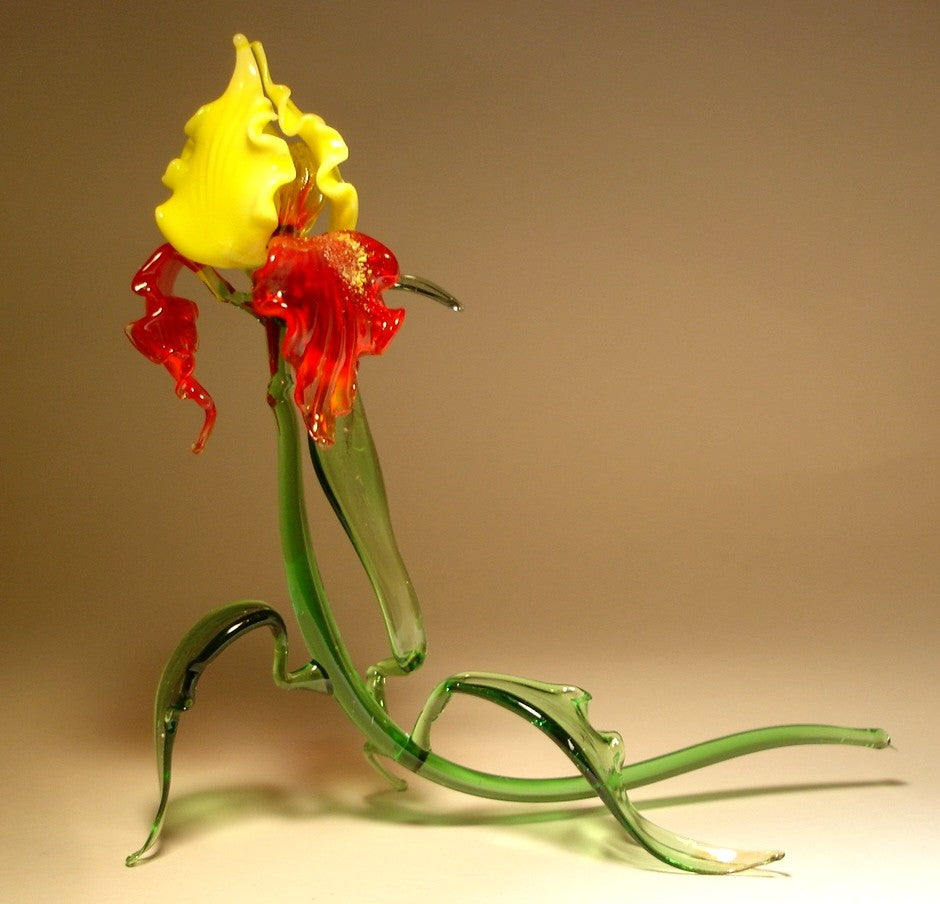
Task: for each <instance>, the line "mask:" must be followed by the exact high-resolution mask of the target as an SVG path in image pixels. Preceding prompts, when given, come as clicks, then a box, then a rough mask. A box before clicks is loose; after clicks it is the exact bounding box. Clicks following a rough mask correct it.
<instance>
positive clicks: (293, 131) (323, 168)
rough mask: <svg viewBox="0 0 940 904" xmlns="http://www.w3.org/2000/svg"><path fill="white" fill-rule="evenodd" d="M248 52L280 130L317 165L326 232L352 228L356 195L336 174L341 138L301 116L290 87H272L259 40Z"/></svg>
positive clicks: (343, 153)
mask: <svg viewBox="0 0 940 904" xmlns="http://www.w3.org/2000/svg"><path fill="white" fill-rule="evenodd" d="M251 49H252V50H253V51H254V55H255V58H256V60H257V63H258V70H259V72H260V76H261V81H262V83H263V85H264V90H265V93H266V94H267V96H268V97H269V98H271V100H272V101H273V102H274V106H275V107H276V108H277V120H278V123H279V124H280V127H281V131H282V132H283V133H284V134H285V135H289V136H290V137H292V138H293V137H294V136H299V137H300V139H301V140H302V141H303V142H304V144H306V145H307V147H309V148H310V150H311V151H312V152H313V156H314V159H315V160H316V163H317V171H316V182H317V188H318V189H319V190H320V193H321V194H322V195H323V196H324V197H325V198H326V199H327V200H328V201H329V202H330V204H331V209H330V229H331V230H337V229H355V228H356V220H357V219H358V217H359V196H358V195H357V193H356V189H355V188H354V187H353V186H352V185H351V184H350V183H349V182H344V181H343V177H342V176H341V175H340V172H339V164H341V163H343V162H344V161H345V160H346V159H347V158H348V157H349V149H348V148H347V147H346V142H345V141H343V136H342V135H340V134H339V132H337V131H336V129H334V128H333V127H332V126H328V125H327V124H326V123H325V122H324V121H323V119H322V118H321V117H319V116H317V115H315V114H313V113H302V112H301V111H300V110H299V109H298V108H297V106H296V104H295V103H294V102H293V101H292V100H291V99H290V88H288V87H287V86H286V85H278V84H275V82H274V81H273V80H272V79H271V73H270V71H269V70H268V61H267V58H266V57H265V54H264V48H263V47H262V46H261V42H260V41H253V42H252V44H251Z"/></svg>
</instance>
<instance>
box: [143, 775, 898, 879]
mask: <svg viewBox="0 0 940 904" xmlns="http://www.w3.org/2000/svg"><path fill="white" fill-rule="evenodd" d="M903 784H904V782H902V781H898V780H895V779H880V780H873V781H847V782H826V783H803V784H793V785H765V786H759V787H754V788H735V789H728V790H723V791H713V792H704V793H700V794H683V795H675V796H670V797H659V798H653V799H650V800H646V801H642V802H638V804H637V806H638V807H639V808H640V809H641V810H648V809H664V808H666V807H672V806H686V805H689V804H700V803H714V802H718V801H726V800H735V799H739V798H748V797H757V796H763V795H779V794H799V793H806V792H813V791H833V790H848V789H853V788H873V787H890V786H901V785H903ZM335 788H336V789H339V788H344V791H339V790H334V791H332V792H330V791H319V792H308V791H291V790H285V789H283V788H278V787H275V786H269V785H255V786H253V787H244V786H243V787H237V788H217V789H213V790H206V791H198V792H195V793H192V794H187V795H182V796H180V797H178V798H176V799H175V800H173V801H172V802H171V803H170V805H169V808H168V810H167V816H166V822H165V824H164V828H163V833H162V840H161V845H160V848H161V849H162V850H163V851H166V850H167V849H168V848H172V847H175V846H177V845H179V844H181V843H183V842H185V840H186V839H187V838H193V837H196V836H199V835H203V834H205V833H207V832H209V831H211V830H212V829H213V828H217V827H220V826H225V825H231V824H234V823H237V822H241V821H244V820H249V819H252V818H256V817H260V816H267V817H270V816H276V817H281V818H285V819H296V820H312V819H315V818H318V817H329V816H344V817H347V818H353V819H361V820H368V821H374V822H383V823H390V824H399V825H423V826H456V827H466V826H493V827H497V828H501V829H504V830H508V831H511V832H514V833H518V834H521V835H525V836H528V837H530V838H533V839H536V840H538V841H540V842H549V843H551V844H554V845H555V846H557V847H559V848H561V849H563V850H565V851H567V852H569V853H574V854H578V855H580V856H584V857H589V858H591V859H594V860H602V861H609V862H617V863H622V864H626V865H629V866H633V867H636V868H639V869H643V870H647V871H653V872H673V873H675V872H678V870H675V869H673V868H672V867H670V866H667V865H666V864H664V863H660V862H659V861H657V860H656V859H655V858H653V857H652V855H650V854H648V853H647V852H646V851H645V850H643V849H642V848H641V847H640V846H639V845H637V844H636V843H634V842H633V840H632V839H631V838H630V837H629V836H627V835H626V834H625V833H624V831H623V829H622V828H621V827H620V825H619V824H618V823H617V822H616V820H614V819H613V818H611V816H610V813H609V812H608V810H607V809H606V808H605V807H603V806H601V805H591V804H588V805H587V806H585V805H584V804H581V805H580V806H579V805H578V804H574V805H569V806H565V807H555V808H548V807H538V808H532V807H524V805H521V804H508V803H501V802H496V803H490V802H487V804H486V805H484V806H483V807H475V808H474V807H457V808H451V809H448V810H446V811H442V810H441V808H440V805H439V803H437V802H434V807H435V809H434V810H433V811H430V810H425V809H423V807H422V804H423V803H424V801H423V796H422V795H421V793H420V792H419V793H409V794H408V795H407V797H405V796H403V795H401V794H400V793H399V792H396V791H394V790H388V791H378V792H374V793H371V794H369V793H367V792H363V791H362V789H357V788H356V787H355V783H349V784H345V785H343V784H336V785H335ZM157 856H159V853H158V854H157ZM738 875H749V876H752V877H756V876H764V877H767V876H778V877H779V876H786V875H787V874H786V873H784V872H782V871H780V870H770V869H762V870H750V871H748V872H746V873H741V874H738Z"/></svg>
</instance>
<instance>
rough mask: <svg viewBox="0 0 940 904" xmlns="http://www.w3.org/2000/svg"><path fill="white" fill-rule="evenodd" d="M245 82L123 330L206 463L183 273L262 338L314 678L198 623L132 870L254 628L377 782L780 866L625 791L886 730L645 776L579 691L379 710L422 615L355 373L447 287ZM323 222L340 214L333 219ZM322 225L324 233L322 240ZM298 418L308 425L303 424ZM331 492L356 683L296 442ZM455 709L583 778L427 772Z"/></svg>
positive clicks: (161, 716) (683, 855)
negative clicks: (492, 713) (355, 642)
mask: <svg viewBox="0 0 940 904" xmlns="http://www.w3.org/2000/svg"><path fill="white" fill-rule="evenodd" d="M234 43H235V71H234V74H233V76H232V79H231V82H230V83H229V85H228V87H227V89H226V90H225V92H224V93H223V94H222V96H221V97H219V98H218V99H217V100H215V101H213V102H212V103H209V104H206V105H205V106H203V107H201V108H200V109H199V110H198V111H197V112H196V113H195V115H194V116H193V117H192V118H191V119H190V120H189V122H188V123H187V124H186V128H185V132H186V136H187V141H186V144H185V146H184V148H183V150H182V153H181V154H180V156H179V157H178V158H177V159H175V160H173V161H172V162H171V163H170V164H169V166H168V167H167V170H166V173H165V175H164V177H163V181H164V184H165V185H166V186H167V187H168V188H169V189H170V191H171V195H170V197H169V199H168V200H167V201H165V202H164V203H163V204H161V205H160V206H159V207H157V209H156V219H157V225H158V227H159V229H160V231H161V232H162V233H163V236H164V237H165V239H166V244H164V245H162V246H161V247H160V248H158V249H157V251H156V252H154V254H153V255H152V256H151V257H150V259H149V260H148V261H147V263H145V264H144V266H143V267H142V268H141V269H140V271H139V272H138V273H137V274H136V276H135V277H134V280H133V283H132V288H133V291H134V292H135V293H136V294H137V295H139V296H141V298H142V299H143V301H144V305H145V313H144V316H143V317H141V318H140V319H139V320H135V321H134V322H132V323H131V324H129V325H128V327H127V334H128V336H129V337H130V339H131V341H132V342H133V344H134V345H135V347H136V348H137V349H139V350H140V352H142V353H143V354H144V355H145V356H146V357H148V358H149V359H150V360H151V361H154V362H156V363H158V364H162V365H163V366H164V367H165V368H166V369H167V370H168V371H169V373H170V375H171V376H172V377H173V380H174V381H175V384H176V392H177V395H179V396H180V398H183V399H192V400H193V401H195V402H196V403H197V404H198V405H199V406H200V407H201V409H202V410H203V412H204V424H203V427H202V430H201V432H200V434H199V436H198V438H197V440H196V442H195V444H194V446H193V451H195V452H199V451H201V450H202V448H203V446H204V445H205V442H206V440H207V438H208V436H209V433H210V431H211V430H212V426H213V423H214V422H215V418H216V409H215V405H214V404H213V402H212V398H211V396H210V395H209V393H208V392H207V391H206V390H205V389H204V388H203V387H202V385H201V384H200V383H199V381H198V380H197V379H196V377H195V376H194V366H195V353H196V349H197V338H196V317H197V313H198V311H197V307H196V305H195V303H194V302H192V301H190V300H188V299H186V298H182V297H179V296H177V295H174V294H173V289H174V283H175V280H176V277H177V275H178V274H179V273H180V271H181V269H182V268H184V267H185V268H188V269H189V270H191V271H192V272H193V273H195V274H196V276H197V277H198V278H199V279H200V280H201V281H202V282H203V283H204V284H205V286H206V287H207V288H208V290H209V292H210V293H211V294H212V295H213V296H215V298H217V299H218V300H219V301H223V302H226V303H228V304H231V305H234V306H235V307H238V308H241V309H242V310H244V311H245V312H247V313H248V314H250V315H251V316H252V317H254V318H255V319H256V320H257V321H258V322H259V323H260V324H261V326H263V327H264V330H265V333H266V339H267V343H268V351H269V360H270V374H271V375H270V382H269V384H268V401H269V404H270V405H271V407H272V409H273V411H274V416H275V420H276V427H277V464H278V486H279V498H278V503H279V509H280V531H281V541H282V547H283V557H284V565H285V569H286V572H287V578H288V584H289V589H290V596H291V600H292V602H293V608H294V613H295V615H296V617H297V621H298V623H299V626H300V630H301V633H302V635H303V638H304V641H305V642H306V646H307V650H308V653H309V656H310V660H309V662H307V663H306V664H305V665H303V666H302V667H300V668H298V669H296V670H289V669H288V666H287V659H288V645H287V630H286V627H285V623H284V620H283V619H282V617H281V616H280V615H279V614H278V613H277V612H276V611H275V610H274V609H272V608H271V607H270V606H268V605H267V604H265V603H262V602H255V601H242V602H237V603H233V604H231V605H228V606H225V607H223V608H221V609H219V610H217V611H215V612H212V613H210V614H209V615H207V616H206V617H205V618H203V619H202V620H201V621H199V622H198V623H197V624H196V625H195V626H194V627H193V628H192V629H191V630H190V631H189V632H188V633H187V634H186V635H185V637H184V638H183V640H182V641H181V642H180V644H179V646H178V647H177V649H176V651H175V652H174V653H173V655H172V656H171V658H170V660H169V662H168V664H167V666H166V669H165V671H164V673H163V676H162V678H161V680H160V683H159V687H158V691H157V697H156V705H155V713H154V717H155V718H154V722H155V724H154V732H155V741H156V753H157V764H158V774H159V781H160V801H159V806H158V808H157V812H156V816H155V818H154V821H153V824H152V827H151V830H150V834H149V836H148V837H147V839H146V841H145V843H144V845H143V846H142V847H141V848H140V850H138V851H136V852H135V853H133V854H131V855H130V856H129V857H128V858H127V864H128V865H133V864H135V863H137V862H138V861H139V860H140V859H141V857H143V856H144V855H145V854H146V853H147V852H148V851H150V850H151V849H152V848H153V846H154V844H155V842H156V841H157V838H158V836H159V833H160V829H161V826H162V823H163V818H164V813H165V810H166V805H167V800H168V796H169V788H170V772H171V770H170V765H171V754H172V751H173V743H174V740H175V737H176V732H177V728H178V725H179V719H180V716H181V714H182V713H183V712H184V711H185V710H187V709H189V708H190V707H191V706H192V705H193V702H194V695H195V690H196V684H197V682H198V680H199V676H200V675H201V674H202V671H203V669H204V668H205V667H206V666H207V665H208V663H209V662H210V661H211V660H212V659H213V658H214V657H215V656H216V655H217V654H218V653H219V652H220V651H221V650H222V649H224V648H225V647H226V646H228V644H230V643H232V642H233V641H234V640H235V639H237V638H238V637H240V636H242V635H243V634H244V633H246V632H248V631H251V630H253V629H255V628H258V627H262V626H264V627H267V628H269V629H270V630H271V631H272V633H273V635H274V647H275V651H274V679H275V681H276V683H277V684H278V685H280V686H282V687H285V688H296V687H304V688H309V689H312V690H315V691H318V692H320V693H323V694H328V695H331V696H333V697H334V698H335V699H336V701H337V703H338V704H339V705H340V706H341V707H342V709H343V710H344V711H345V713H346V715H347V716H348V717H349V719H350V720H351V721H352V722H353V724H354V725H355V726H356V727H357V728H358V729H359V730H360V731H361V732H362V735H363V736H364V738H365V753H366V756H367V757H368V759H369V760H370V761H371V762H372V764H373V765H375V766H376V767H377V768H378V769H379V771H380V772H382V773H383V775H385V776H386V777H388V778H389V779H390V780H391V781H393V782H396V783H398V784H399V785H402V783H400V782H399V780H397V779H394V778H393V777H392V776H391V775H390V773H388V772H386V771H385V769H384V767H383V766H382V764H381V760H382V759H383V758H384V759H387V760H392V761H394V762H395V763H397V764H398V765H399V766H400V767H402V768H404V769H407V770H410V771H411V772H414V773H415V774H417V775H420V776H422V777H423V778H425V779H428V780H430V781H432V782H437V783H438V784H441V785H444V786H446V787H448V788H452V789H454V790H457V791H463V792H466V793H468V794H474V795H478V796H482V797H488V798H495V799H500V800H509V801H524V802H529V803H532V802H557V801H570V800H576V799H579V798H585V797H591V796H594V795H596V796H598V797H599V798H600V799H601V800H602V801H603V802H604V804H605V805H606V806H607V807H608V808H609V810H610V812H611V813H612V815H613V817H614V818H615V819H616V820H617V821H618V822H619V823H620V824H621V826H622V827H623V829H624V830H625V831H626V833H627V834H628V835H629V836H631V837H632V838H633V839H634V840H635V841H636V842H637V843H639V844H640V845H642V846H643V847H644V848H646V849H647V850H648V851H649V852H650V853H651V854H653V855H654V856H655V857H658V858H660V859H661V860H663V861H665V862H667V863H670V864H672V865H674V866H676V867H679V868H681V869H685V870H691V871H694V872H700V873H731V872H736V871H739V870H745V869H749V868H751V867H756V866H760V865H762V864H766V863H770V862H772V861H775V860H778V859H779V858H780V857H782V856H783V854H782V853H781V852H780V851H774V850H765V851H738V850H732V849H729V848H726V847H721V846H716V845H711V844H704V843H702V842H698V841H693V840H691V839H689V838H684V837H682V836H680V835H676V834H673V833H672V832H669V831H667V830H665V829H663V828H660V827H659V826H657V825H654V824H653V823H651V822H650V821H649V820H647V819H646V818H645V817H644V816H642V815H641V814H640V813H639V812H638V811H637V809H636V808H635V807H634V805H633V804H632V803H631V801H630V797H629V792H630V790H631V789H632V788H636V787H638V786H641V785H646V784H649V783H651V782H655V781H657V780H660V779H664V778H668V777H671V776H675V775H678V774H681V773H684V772H689V771H691V770H693V769H698V768H700V767H702V766H707V765H709V764H712V763H716V762H719V761H722V760H726V759H730V758H732V757H737V756H741V755H743V754H746V753H753V752H755V751H759V750H767V749H770V748H774V747H783V746H787V745H794V744H854V745H858V746H862V747H873V748H884V747H886V746H888V744H889V739H888V736H887V734H886V733H885V732H884V731H882V730H880V729H859V728H840V727H836V726H828V725H785V726H775V727H770V728H759V729H754V730H750V731H744V732H741V733H739V734H734V735H730V736H727V737H723V738H718V739H715V740H711V741H706V742H704V743H700V744H697V745H694V746H692V747H688V748H685V749H683V750H679V751H676V752H673V753H669V754H665V755H663V756H659V757H655V758H653V759H650V760H645V761H643V762H637V763H632V764H628V763H627V762H626V761H625V751H624V744H623V739H622V738H621V736H620V735H619V734H617V733H616V732H608V731H598V730H597V729H595V728H594V727H593V726H592V725H591V723H590V721H589V719H588V701H589V700H590V695H589V694H588V693H587V692H586V691H583V690H581V689H580V688H578V687H574V686H571V685H564V684H545V683H542V682H539V681H531V680H528V679H524V678H515V677H511V676H508V675H497V674H491V673H486V672H463V673H461V674H458V675H454V676H452V677H450V678H448V679H446V680H445V681H443V682H441V683H440V684H439V685H438V686H437V687H436V689H435V690H434V691H433V692H432V694H431V696H430V698H429V699H428V701H427V702H426V704H425V705H424V707H423V709H422V711H421V712H420V714H419V715H418V718H417V720H416V722H415V724H414V727H413V728H412V729H411V730H408V729H406V728H403V727H402V726H401V725H400V724H399V723H398V722H397V721H396V720H395V719H394V718H393V717H392V715H391V714H390V713H389V712H388V710H387V708H386V705H385V693H384V691H385V683H386V680H387V679H388V678H389V677H390V676H394V675H406V674H408V673H409V672H412V671H413V670H414V669H416V668H418V667H419V666H420V665H421V664H422V662H423V661H424V658H425V653H426V646H427V645H426V638H425V631H424V625H423V621H422V617H421V610H420V607H419V605H418V600H417V597H416V595H415V592H414V589H413V587H412V584H411V580H410V579H409V577H408V572H407V570H406V568H405V565H404V563H403V561H402V558H401V556H400V554H399V551H398V547H397V544H396V541H395V536H394V534H393V532H392V527H391V523H390V520H389V513H388V506H387V503H386V497H385V490H384V486H383V482H382V475H381V471H380V468H379V463H378V458H377V455H376V451H375V447H374V445H373V442H372V437H371V434H370V431H369V425H368V421H367V420H366V415H365V411H364V409H363V407H362V402H361V394H360V392H359V389H358V387H357V385H356V371H357V365H358V361H359V357H360V356H361V355H367V354H368V355H377V354H381V353H382V351H383V350H384V349H385V347H386V346H387V345H388V343H389V342H390V341H391V339H392V338H393V337H394V335H395V333H396V331H397V330H398V328H399V327H400V325H401V323H402V319H403V317H404V311H402V310H399V309H395V308H389V307H386V305H385V303H384V301H383V294H384V293H385V292H386V291H388V290H394V289H406V290H410V291H412V292H417V293H419V294H421V295H425V296H428V297H430V298H432V299H434V300H436V301H438V302H440V303H442V304H444V305H446V306H447V307H450V308H452V309H454V310H459V307H460V306H459V304H458V303H457V301H456V300H455V299H454V298H453V296H451V295H450V294H448V293H447V292H445V291H444V290H443V289H441V288H440V287H439V286H436V285H435V284H433V283H431V282H429V281H427V280H424V279H421V278H418V277H413V276H405V275H402V274H401V273H400V272H399V268H398V264H397V262H396V260H395V257H394V255H393V254H392V252H391V251H389V250H388V249H387V248H386V247H384V246H383V245H382V244H380V243H379V242H378V241H376V240H375V239H373V238H370V237H369V236H367V235H363V234H362V233H359V232H356V231H355V226H356V217H357V210H358V200H357V195H356V191H355V189H354V188H353V186H352V185H350V184H349V183H348V182H345V181H343V179H342V177H341V175H340V172H339V165H340V164H341V163H343V162H344V161H345V160H346V158H347V149H346V145H345V144H344V142H343V139H342V138H341V136H340V135H339V133H338V132H336V130H334V129H332V128H331V127H330V126H328V125H327V124H326V123H324V121H323V120H322V119H321V118H320V117H319V116H315V115H313V114H310V113H302V112H301V111H300V110H299V109H298V108H297V107H296V106H295V104H294V102H293V101H292V100H291V97H290V90H289V89H288V88H286V87H285V86H283V85H279V84H277V83H275V82H274V81H273V80H272V79H271V76H270V74H269V71H268V66H267V62H266V59H265V55H264V51H263V49H262V47H261V45H260V44H259V43H257V42H254V43H250V42H249V41H248V40H247V39H246V38H245V37H243V36H242V35H237V36H236V37H235V40H234ZM326 208H328V210H325V209H326ZM321 213H328V216H329V227H328V229H327V231H325V232H321V233H314V232H313V227H314V223H315V221H317V219H318V217H319V215H320V214H321ZM227 269H229V270H230V269H235V270H241V271H246V272H247V273H248V274H249V278H250V281H251V289H250V291H244V292H242V291H237V290H236V289H235V288H234V287H233V286H232V284H231V283H230V282H229V281H228V280H227V279H226V278H225V277H224V276H222V275H221V273H220V271H221V270H227ZM295 409H296V411H295ZM298 413H299V416H300V419H301V420H302V421H303V424H304V427H305V429H306V433H307V439H308V441H307V443H306V445H307V448H308V451H309V455H310V458H311V460H312V464H313V469H314V471H315V473H316V476H317V479H318V480H319V483H320V486H321V488H322V489H323V492H324V493H325V494H326V497H327V498H328V500H329V501H330V503H331V504H332V507H333V509H334V511H335V512H336V515H337V517H338V518H339V520H340V522H341V523H342V525H343V527H344V528H345V530H346V533H347V534H348V536H349V539H350V541H351V542H352V544H353V546H354V547H355V549H356V552H357V553H358V555H359V558H360V560H361V562H362V565H363V567H364V568H365V570H366V572H367V574H368V577H369V580H370V582H371V584H372V587H373V589H374V592H375V596H376V599H377V601H378V604H379V606H380V608H381V611H382V614H383V616H384V620H385V626H386V629H387V632H388V639H389V644H390V647H391V655H390V656H389V657H388V658H387V659H384V660H382V661H381V662H378V663H376V664H375V665H373V666H372V667H371V668H369V669H368V670H367V671H366V674H365V675H364V676H363V675H361V674H360V673H359V672H358V671H357V670H356V668H355V667H354V665H353V663H352V661H351V658H350V656H349V653H348V652H347V648H346V645H345V644H344V642H343V637H342V635H341V633H340V630H339V627H338V625H337V623H336V621H335V619H334V617H333V614H332V612H331V609H330V604H329V601H328V599H327V594H326V590H325V588H324V585H323V581H322V580H321V577H320V572H319V569H318V566H317V562H316V559H315V557H314V553H313V549H312V546H311V542H310V533H309V530H308V526H307V518H306V513H305V503H304V494H303V484H302V473H301V460H302V454H301V452H302V434H301V432H300V431H299V430H298V424H297V415H298ZM454 694H469V695H472V696H475V697H481V698H483V699H485V700H489V701H490V702H492V703H495V704H497V705H498V706H501V707H504V708H506V709H508V710H510V711H511V712H513V713H515V714H516V715H517V716H519V717H520V718H522V719H524V720H525V721H527V722H529V723H530V724H531V725H532V726H533V727H534V728H536V729H538V730H540V731H541V732H543V733H544V734H545V735H547V737H548V739H549V740H550V741H553V742H554V743H555V744H557V745H558V746H559V747H560V748H561V749H562V750H563V751H564V753H565V754H566V755H567V756H568V758H569V759H570V760H571V763H572V766H573V774H572V775H570V776H567V777H561V778H547V779H541V778H515V777H509V776H503V775H495V774H490V773H486V772H481V771H479V770H476V769H472V768H469V767H466V766H463V765H461V764H459V763H457V762H454V761H452V760H450V759H447V758H445V757H442V756H440V755H438V754H437V753H435V752H434V750H433V749H432V747H431V727H432V725H433V723H434V721H435V719H437V717H438V716H439V715H440V714H441V712H442V710H443V709H444V707H445V706H446V705H447V703H448V702H449V700H450V699H451V697H452V696H453V695H454Z"/></svg>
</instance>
